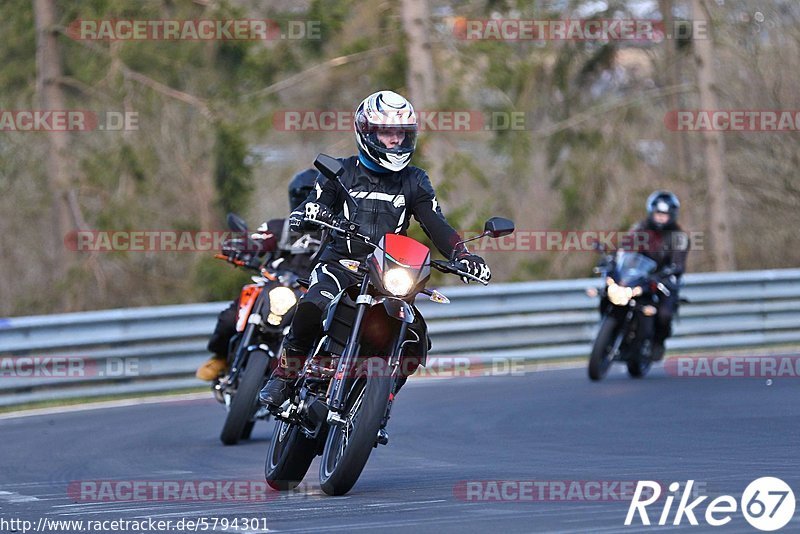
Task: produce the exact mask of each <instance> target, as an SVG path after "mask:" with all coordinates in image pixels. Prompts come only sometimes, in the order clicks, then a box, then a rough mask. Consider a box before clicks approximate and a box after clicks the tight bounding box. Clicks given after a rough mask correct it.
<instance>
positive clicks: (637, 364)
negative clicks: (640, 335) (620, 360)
mask: <svg viewBox="0 0 800 534" xmlns="http://www.w3.org/2000/svg"><path fill="white" fill-rule="evenodd" d="M644 345H645V346H644V347H642V349H640V350H639V354H637V355H636V357H635V358H633V359H631V360H628V374H629V375H631V377H632V378H642V377H643V376H644V375H646V374H647V371H649V370H650V366H651V365H652V363H653V360H652V359H651V358H650V354H651V350H652V349H651V346H652V345H651V342H650V341H649V340H647V341H645V343H644Z"/></svg>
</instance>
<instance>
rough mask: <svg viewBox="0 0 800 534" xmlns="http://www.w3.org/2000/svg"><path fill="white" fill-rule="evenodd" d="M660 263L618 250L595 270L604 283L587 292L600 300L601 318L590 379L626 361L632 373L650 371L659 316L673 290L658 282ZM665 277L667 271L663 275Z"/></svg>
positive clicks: (594, 346)
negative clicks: (661, 303)
mask: <svg viewBox="0 0 800 534" xmlns="http://www.w3.org/2000/svg"><path fill="white" fill-rule="evenodd" d="M657 267H658V265H657V263H656V262H655V260H653V259H652V258H648V257H647V256H645V255H644V254H640V253H638V252H630V251H624V250H620V251H618V252H617V254H616V256H611V255H609V256H605V257H604V258H603V260H601V262H600V263H599V264H598V266H597V267H596V268H595V272H597V273H599V274H600V275H601V276H602V278H603V280H604V282H605V285H604V287H602V288H600V289H596V288H590V289H589V290H587V294H589V295H590V296H599V297H600V298H601V306H602V310H601V313H602V318H601V320H600V330H599V331H598V333H597V337H596V338H595V341H594V345H593V347H592V353H591V355H590V357H589V378H590V379H592V380H600V379H602V378H603V377H604V376H605V375H606V373H607V372H608V369H609V368H610V367H611V364H612V363H613V362H615V361H616V362H625V364H626V365H627V367H628V374H630V376H632V377H635V378H640V377H643V376H644V375H646V374H647V371H649V370H650V365H651V363H652V360H651V351H652V346H653V336H654V333H655V316H656V312H657V310H658V307H657V306H658V302H659V299H660V297H661V296H662V295H664V296H669V295H670V291H669V289H668V288H667V287H666V286H664V284H662V283H660V282H658V281H657V279H656V278H657V277H656V276H655V274H656V269H657ZM659 274H661V275H663V274H665V273H663V272H662V273H659Z"/></svg>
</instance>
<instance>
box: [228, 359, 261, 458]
mask: <svg viewBox="0 0 800 534" xmlns="http://www.w3.org/2000/svg"><path fill="white" fill-rule="evenodd" d="M268 366H269V356H267V353H266V352H264V351H260V350H255V351H253V352H252V353H251V354H250V355H249V357H248V358H247V366H246V367H245V368H244V369H242V371H241V374H240V375H239V387H238V388H236V394H235V395H234V396H233V400H232V401H231V407H230V410H228V415H227V417H225V424H224V425H222V432H221V433H220V435H219V439H220V440H221V441H222V443H224V444H225V445H236V444H237V443H238V442H239V439H248V438H249V437H250V432H252V430H253V427H252V426H250V432H247V433H246V435H245V431H246V429H247V426H248V424H250V423H251V422H252V423H253V424H255V421H253V416H254V415H255V413H256V410H258V392H259V391H260V390H261V388H262V387H264V382H265V381H266V376H265V374H266V372H267V367H268Z"/></svg>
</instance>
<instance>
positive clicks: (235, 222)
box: [227, 213, 247, 232]
mask: <svg viewBox="0 0 800 534" xmlns="http://www.w3.org/2000/svg"><path fill="white" fill-rule="evenodd" d="M227 221H228V228H230V229H231V230H233V231H234V232H247V223H246V222H245V220H244V219H242V218H241V217H239V216H238V215H236V214H235V213H229V214H228V217H227Z"/></svg>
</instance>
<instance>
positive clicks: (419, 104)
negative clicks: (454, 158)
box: [400, 0, 447, 180]
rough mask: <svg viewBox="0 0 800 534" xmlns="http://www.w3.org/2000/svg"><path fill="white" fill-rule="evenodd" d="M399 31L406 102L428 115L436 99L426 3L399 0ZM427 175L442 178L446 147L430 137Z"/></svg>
mask: <svg viewBox="0 0 800 534" xmlns="http://www.w3.org/2000/svg"><path fill="white" fill-rule="evenodd" d="M400 11H401V12H402V19H403V30H404V31H405V33H406V56H407V57H408V73H407V77H406V80H407V82H408V92H409V95H408V97H409V99H410V100H411V102H412V103H413V104H414V107H415V109H418V110H421V111H424V112H430V111H431V110H432V107H433V106H435V105H436V103H437V100H438V92H437V90H438V88H437V81H436V68H435V66H434V62H433V51H432V50H431V43H430V8H429V6H428V0H403V1H402V3H401V7H400ZM429 146H430V150H429V151H428V153H429V154H431V155H432V157H431V158H430V166H431V169H430V170H431V175H432V176H433V177H434V178H433V179H434V180H435V179H439V178H441V176H442V174H441V173H442V171H443V167H444V162H445V161H446V159H447V158H446V152H447V147H446V146H445V144H444V142H443V140H442V139H441V138H440V137H439V136H437V135H436V134H434V135H433V136H432V138H431V139H430V141H429Z"/></svg>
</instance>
